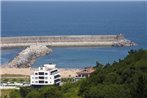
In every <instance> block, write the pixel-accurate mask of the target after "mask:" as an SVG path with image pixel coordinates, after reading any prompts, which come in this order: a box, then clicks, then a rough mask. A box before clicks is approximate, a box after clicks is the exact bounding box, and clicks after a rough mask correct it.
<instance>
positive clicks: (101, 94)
mask: <svg viewBox="0 0 147 98" xmlns="http://www.w3.org/2000/svg"><path fill="white" fill-rule="evenodd" d="M128 53H129V55H128V56H127V57H125V58H124V59H123V60H119V62H114V63H113V64H111V65H110V64H106V65H102V64H100V63H99V62H97V64H96V67H95V68H96V71H95V72H94V73H93V74H92V75H91V76H90V77H89V78H87V79H83V80H81V81H78V82H76V83H66V84H64V85H62V86H60V87H59V86H45V87H42V88H38V89H36V88H32V87H25V88H21V89H20V90H19V91H13V92H12V93H11V98H147V50H142V49H140V50H138V51H134V50H131V51H129V52H128Z"/></svg>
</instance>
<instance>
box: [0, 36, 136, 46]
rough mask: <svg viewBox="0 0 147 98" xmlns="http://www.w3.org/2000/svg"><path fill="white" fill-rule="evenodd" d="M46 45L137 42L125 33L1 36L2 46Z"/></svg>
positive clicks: (127, 43)
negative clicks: (128, 37) (128, 38)
mask: <svg viewBox="0 0 147 98" xmlns="http://www.w3.org/2000/svg"><path fill="white" fill-rule="evenodd" d="M31 45H45V46H47V47H79V46H84V47H85V46H133V45H135V43H133V42H132V41H129V40H127V39H125V37H124V35H122V34H119V35H69V36H68V35H65V36H19V37H1V43H0V47H1V48H16V47H28V46H31Z"/></svg>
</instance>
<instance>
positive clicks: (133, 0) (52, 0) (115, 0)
mask: <svg viewBox="0 0 147 98" xmlns="http://www.w3.org/2000/svg"><path fill="white" fill-rule="evenodd" d="M2 1H147V0H2Z"/></svg>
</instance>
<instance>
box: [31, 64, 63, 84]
mask: <svg viewBox="0 0 147 98" xmlns="http://www.w3.org/2000/svg"><path fill="white" fill-rule="evenodd" d="M30 80H31V81H30V84H31V85H33V86H35V85H36V86H37V85H38V86H42V85H54V84H55V85H60V83H61V76H60V72H59V70H58V69H57V68H56V65H55V64H44V65H43V66H42V67H39V68H38V70H36V71H34V73H33V74H32V75H31V76H30Z"/></svg>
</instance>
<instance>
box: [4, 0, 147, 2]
mask: <svg viewBox="0 0 147 98" xmlns="http://www.w3.org/2000/svg"><path fill="white" fill-rule="evenodd" d="M1 1H2V2H9V1H12V2H15V1H17V2H22V1H27V2H143V1H144V2H146V1H147V0H1Z"/></svg>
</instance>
